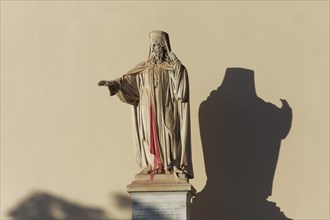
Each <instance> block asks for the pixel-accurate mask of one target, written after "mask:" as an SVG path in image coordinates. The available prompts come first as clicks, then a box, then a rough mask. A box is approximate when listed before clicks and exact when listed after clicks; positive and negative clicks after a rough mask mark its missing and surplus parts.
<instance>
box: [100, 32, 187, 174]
mask: <svg viewBox="0 0 330 220" xmlns="http://www.w3.org/2000/svg"><path fill="white" fill-rule="evenodd" d="M149 39H150V48H149V58H148V59H147V60H146V61H144V62H142V63H140V64H138V65H137V66H135V67H134V68H133V69H131V70H130V71H129V72H128V73H127V74H125V75H124V76H122V77H120V78H119V79H117V80H112V81H105V80H101V81H100V82H99V83H98V85H99V86H107V87H108V88H109V91H110V96H113V95H117V96H118V98H119V99H120V100H121V101H123V102H124V103H127V104H130V105H131V106H132V108H133V113H134V115H133V122H134V123H133V124H134V126H133V129H134V132H133V133H134V139H135V141H134V142H135V146H134V149H135V155H136V159H137V162H138V164H139V165H140V167H141V174H156V173H157V174H163V173H176V174H183V175H185V176H186V177H187V178H193V172H192V163H191V140H190V112H189V111H190V110H189V83H188V73H187V70H186V68H185V67H184V66H183V65H182V63H181V62H180V60H178V58H177V57H176V56H175V54H174V53H173V52H172V51H171V46H170V41H169V35H168V34H167V33H165V32H163V31H153V32H151V33H150V34H149Z"/></svg>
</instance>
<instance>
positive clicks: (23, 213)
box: [8, 192, 110, 220]
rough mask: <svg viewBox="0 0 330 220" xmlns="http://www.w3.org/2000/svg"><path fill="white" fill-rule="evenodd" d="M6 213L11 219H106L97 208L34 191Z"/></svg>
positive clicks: (102, 212)
mask: <svg viewBox="0 0 330 220" xmlns="http://www.w3.org/2000/svg"><path fill="white" fill-rule="evenodd" d="M8 215H9V216H10V217H11V218H12V219H13V220H58V219H62V220H74V219H76V220H78V219H79V220H96V219H97V220H102V219H103V220H108V219H110V218H109V216H108V215H107V214H106V212H105V211H104V210H102V209H99V208H93V207H87V206H82V205H80V204H77V203H74V202H71V201H67V200H66V199H63V198H61V197H58V196H54V195H51V194H49V193H45V192H35V193H33V194H31V195H30V196H29V197H27V198H26V199H24V200H23V201H21V202H20V203H19V204H18V205H17V206H16V207H15V208H14V209H12V210H11V211H10V212H9V213H8Z"/></svg>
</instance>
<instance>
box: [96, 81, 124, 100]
mask: <svg viewBox="0 0 330 220" xmlns="http://www.w3.org/2000/svg"><path fill="white" fill-rule="evenodd" d="M98 85H99V86H108V88H109V91H110V95H111V96H113V95H116V94H117V92H118V91H119V83H118V82H117V81H106V80H101V81H100V82H99V83H98Z"/></svg>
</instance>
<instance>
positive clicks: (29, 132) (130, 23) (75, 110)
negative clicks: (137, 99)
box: [1, 1, 330, 220]
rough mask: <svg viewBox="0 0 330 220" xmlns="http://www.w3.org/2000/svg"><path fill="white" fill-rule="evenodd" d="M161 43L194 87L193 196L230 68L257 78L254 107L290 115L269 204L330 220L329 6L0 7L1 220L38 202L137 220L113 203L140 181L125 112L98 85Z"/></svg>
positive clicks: (293, 215)
mask: <svg viewBox="0 0 330 220" xmlns="http://www.w3.org/2000/svg"><path fill="white" fill-rule="evenodd" d="M152 30H164V31H166V32H168V33H169V34H170V40H171V45H172V49H173V51H174V53H175V54H176V55H177V56H178V57H179V59H180V60H181V61H182V62H183V64H184V65H185V66H186V67H187V69H188V73H189V76H190V87H191V122H192V144H193V163H194V172H195V179H193V180H192V181H191V183H192V184H193V185H194V187H195V188H196V189H197V190H198V191H200V190H202V189H203V187H204V185H205V182H206V175H205V168H204V161H203V153H202V146H201V141H200V134H199V127H198V108H199V105H200V103H201V102H202V101H204V100H205V99H206V98H207V96H208V95H209V94H210V92H211V91H212V90H215V89H216V88H217V87H219V86H220V84H221V82H222V79H223V77H224V73H225V70H226V68H228V67H244V68H249V69H252V70H254V71H255V84H256V89H257V94H258V96H259V97H261V98H262V99H264V100H265V101H268V102H271V103H273V104H276V105H277V106H280V100H279V99H280V98H284V99H286V100H287V101H288V102H289V104H290V106H291V107H292V109H293V123H292V128H291V131H290V133H289V135H288V137H287V138H286V139H285V140H284V141H282V145H281V152H280V156H279V161H278V165H277V169H276V174H275V178H274V188H273V195H272V197H271V198H270V200H271V201H274V202H276V203H277V205H278V206H279V207H281V209H282V210H283V211H284V212H285V214H286V215H287V216H288V217H290V218H294V219H318V220H319V219H329V217H330V216H329V2H328V1H280V2H274V1H266V2H261V1H246V2H243V1H235V2H227V1H220V2H214V1H209V2H193V1H192V2H189V1H182V2H173V1H170V2H161V1H157V2H148V1H144V2H138V1H127V2H119V1H118V2H116V1H96V2H94V1H68V2H63V1H12V2H11V1H1V219H2V218H5V217H8V212H9V211H10V210H12V209H14V208H15V207H16V206H17V205H18V204H19V203H20V202H21V201H22V200H23V199H25V198H27V197H29V196H30V195H31V193H33V192H46V193H49V194H53V195H55V196H59V197H62V198H64V199H67V200H69V201H72V202H75V203H77V204H82V205H85V206H90V207H98V208H101V209H104V210H106V211H107V212H108V215H109V216H110V217H113V218H130V210H129V208H125V207H124V208H123V207H121V205H120V204H118V199H116V198H117V197H118V195H126V194H127V193H126V185H128V184H129V183H130V182H131V181H132V179H133V176H134V174H136V173H137V172H138V171H139V169H138V167H137V165H136V163H135V159H134V154H133V147H132V144H133V140H132V131H131V113H130V107H129V106H128V105H125V104H123V103H121V102H120V101H119V100H118V98H116V97H111V98H110V97H109V94H108V91H107V89H106V88H99V87H98V86H97V82H98V81H99V80H101V79H115V78H117V77H119V76H121V75H122V74H124V73H126V71H128V70H129V69H130V68H131V67H133V66H135V65H136V64H137V63H139V62H141V61H143V60H145V59H146V58H147V56H148V33H149V32H150V31H152Z"/></svg>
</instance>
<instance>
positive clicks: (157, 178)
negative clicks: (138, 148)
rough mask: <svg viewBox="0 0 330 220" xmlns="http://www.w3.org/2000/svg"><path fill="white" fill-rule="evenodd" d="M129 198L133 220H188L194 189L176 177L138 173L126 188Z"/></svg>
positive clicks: (186, 180)
mask: <svg viewBox="0 0 330 220" xmlns="http://www.w3.org/2000/svg"><path fill="white" fill-rule="evenodd" d="M127 191H128V192H129V193H130V194H131V196H132V219H133V220H140V219H141V220H142V219H143V220H151V219H164V220H165V219H166V220H167V219H175V220H176V219H190V212H189V208H190V205H191V202H192V197H194V196H195V194H196V190H195V189H194V187H193V186H192V185H191V184H190V183H189V182H188V179H186V178H185V177H179V176H177V174H147V175H145V174H137V175H136V176H135V180H134V181H133V182H132V183H131V184H130V185H128V186H127Z"/></svg>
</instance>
